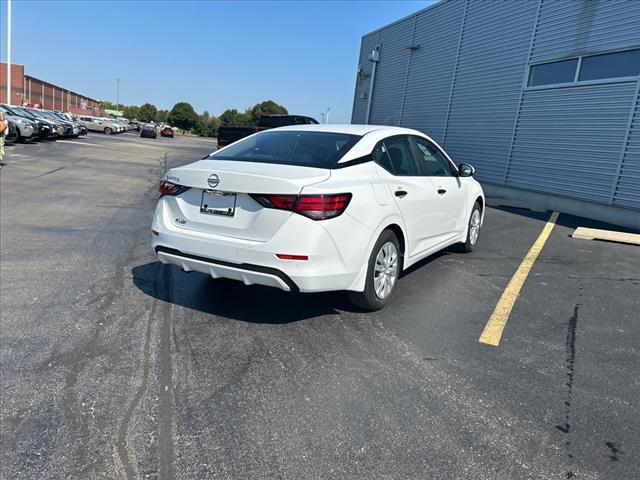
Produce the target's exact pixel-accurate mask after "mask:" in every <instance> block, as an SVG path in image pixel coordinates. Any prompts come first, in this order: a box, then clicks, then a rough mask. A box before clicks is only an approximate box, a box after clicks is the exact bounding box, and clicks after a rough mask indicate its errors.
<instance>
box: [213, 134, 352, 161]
mask: <svg viewBox="0 0 640 480" xmlns="http://www.w3.org/2000/svg"><path fill="white" fill-rule="evenodd" d="M360 138H361V137H359V136H358V135H347V134H345V133H330V132H296V131H285V132H278V131H271V132H263V133H259V134H257V135H253V136H251V137H248V138H246V139H244V140H241V141H239V142H237V143H234V144H232V145H230V146H229V147H227V148H225V149H224V150H222V151H221V152H219V153H218V152H214V153H212V154H211V156H210V157H209V158H211V159H212V160H236V161H241V162H257V163H277V164H280V165H300V166H303V167H317V168H333V167H334V166H335V165H336V163H338V160H340V159H341V158H342V157H343V156H344V154H345V153H347V152H348V151H349V150H350V149H351V147H353V146H354V145H355V144H356V143H357V142H358V140H360Z"/></svg>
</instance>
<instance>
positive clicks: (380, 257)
mask: <svg viewBox="0 0 640 480" xmlns="http://www.w3.org/2000/svg"><path fill="white" fill-rule="evenodd" d="M401 260H402V254H401V251H400V242H399V241H398V237H396V235H395V233H393V232H392V231H391V230H385V231H383V232H382V233H381V234H380V237H379V238H378V241H376V243H375V245H374V246H373V250H372V251H371V255H370V256H369V263H368V267H367V279H366V282H365V285H364V291H362V292H348V295H349V300H351V303H353V305H355V306H356V307H358V308H360V309H362V310H365V311H367V312H375V311H376V310H380V309H381V308H383V307H384V306H385V305H386V304H387V302H388V301H389V298H391V294H392V293H393V291H394V290H395V287H396V284H397V283H398V277H399V276H400V270H401Z"/></svg>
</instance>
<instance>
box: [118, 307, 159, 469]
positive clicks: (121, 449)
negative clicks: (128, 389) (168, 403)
mask: <svg viewBox="0 0 640 480" xmlns="http://www.w3.org/2000/svg"><path fill="white" fill-rule="evenodd" d="M156 304H157V302H154V304H153V306H152V308H151V312H150V314H149V321H148V322H147V330H146V333H145V342H144V348H143V354H142V356H143V358H144V361H143V364H144V367H143V371H142V381H141V382H140V385H139V386H138V389H137V390H136V393H135V394H134V396H133V399H132V400H131V403H129V406H128V407H127V411H126V413H125V415H124V417H122V421H121V422H120V426H119V427H118V436H117V440H116V449H117V451H118V457H119V458H120V462H121V463H122V465H123V466H124V470H125V474H126V475H127V480H133V479H135V478H136V471H137V469H136V468H135V467H134V465H133V462H132V457H134V456H135V452H131V453H132V455H129V447H128V445H127V432H128V430H129V424H130V423H131V419H132V418H133V413H134V412H135V409H136V408H137V406H138V404H139V403H140V400H141V399H142V396H143V395H144V393H145V392H146V391H147V384H148V382H149V371H150V370H151V358H150V350H151V349H150V345H151V326H152V325H153V319H154V317H155V310H156Z"/></svg>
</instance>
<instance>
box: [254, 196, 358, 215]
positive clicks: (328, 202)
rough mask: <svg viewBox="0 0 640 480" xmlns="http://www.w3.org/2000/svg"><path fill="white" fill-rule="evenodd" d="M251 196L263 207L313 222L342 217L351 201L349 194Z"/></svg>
mask: <svg viewBox="0 0 640 480" xmlns="http://www.w3.org/2000/svg"><path fill="white" fill-rule="evenodd" d="M251 196H252V197H253V199H254V200H256V201H257V202H258V203H260V204H261V205H262V206H263V207H267V208H277V209H279V210H290V211H292V212H296V213H299V214H300V215H304V216H305V217H309V218H311V219H313V220H326V219H329V218H335V217H337V216H339V215H342V213H343V212H344V211H345V209H346V208H347V206H348V205H349V202H350V201H351V194H350V193H337V194H331V195H266V194H265V195H251Z"/></svg>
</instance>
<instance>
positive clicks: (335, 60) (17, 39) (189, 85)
mask: <svg viewBox="0 0 640 480" xmlns="http://www.w3.org/2000/svg"><path fill="white" fill-rule="evenodd" d="M431 3H433V1H431V0H416V1H400V0H398V1H350V2H339V1H322V2H311V1H284V2H271V1H261V2H239V1H237V2H213V1H201V2H184V1H182V2H181V1H164V2H161V1H160V2H158V1H153V2H152V1H148V2H145V1H139V2H136V1H97V0H93V1H81V0H79V1H46V2H38V1H20V0H14V1H13V49H12V50H13V52H12V61H13V62H15V63H21V64H24V65H25V72H26V73H27V74H28V75H32V76H34V77H37V78H41V79H43V80H46V81H49V82H52V83H55V84H58V85H61V86H64V87H65V88H69V89H71V90H76V91H79V92H81V93H83V94H85V95H87V96H90V97H93V98H97V99H100V100H102V99H108V100H112V101H115V96H116V94H115V90H116V80H115V79H116V78H118V77H119V78H120V79H121V84H120V85H121V88H120V101H121V102H122V103H125V104H132V105H135V104H138V105H139V104H142V103H144V102H147V101H148V102H151V103H153V104H155V105H156V106H158V107H159V108H171V107H172V106H173V105H174V104H175V103H176V102H178V101H187V102H189V103H191V104H192V105H193V106H194V108H195V109H196V111H198V112H202V111H203V110H205V109H206V110H208V111H209V112H210V113H212V114H215V115H219V114H220V113H222V112H223V111H224V110H225V109H227V108H237V109H239V110H243V109H245V108H247V107H249V106H252V105H254V104H255V103H257V102H259V101H261V100H267V99H272V100H275V101H276V102H278V103H281V104H283V105H285V106H286V107H287V108H288V109H289V111H290V112H294V113H299V114H307V115H311V116H314V117H316V118H318V120H319V117H320V112H321V111H324V110H325V109H326V108H327V107H331V116H330V120H331V122H332V123H333V122H336V123H337V122H349V121H350V118H351V106H352V102H353V92H354V85H355V76H356V68H357V61H358V53H359V49H360V37H361V36H362V35H363V34H365V33H367V32H369V31H371V30H374V29H376V28H379V27H381V26H384V25H386V24H387V23H390V22H392V21H394V20H397V19H399V18H401V17H404V16H406V15H409V14H411V13H413V12H415V11H417V10H420V9H421V8H424V7H425V6H428V5H430V4H431ZM0 7H1V10H0V18H2V22H1V25H2V27H1V28H0V32H1V33H0V36H1V42H2V48H1V52H2V54H1V55H2V59H3V60H5V61H6V55H7V53H6V13H7V10H6V8H7V3H6V1H4V0H3V1H0Z"/></svg>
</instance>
